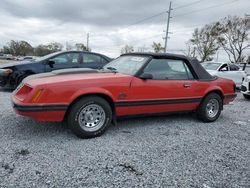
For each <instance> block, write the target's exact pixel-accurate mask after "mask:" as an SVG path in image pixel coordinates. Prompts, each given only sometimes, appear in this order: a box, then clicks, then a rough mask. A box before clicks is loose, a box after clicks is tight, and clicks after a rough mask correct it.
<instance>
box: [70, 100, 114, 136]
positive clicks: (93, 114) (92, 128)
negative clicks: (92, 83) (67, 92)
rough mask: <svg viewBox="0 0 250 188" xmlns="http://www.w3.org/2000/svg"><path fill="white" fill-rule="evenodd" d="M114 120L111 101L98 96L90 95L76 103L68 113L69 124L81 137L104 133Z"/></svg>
mask: <svg viewBox="0 0 250 188" xmlns="http://www.w3.org/2000/svg"><path fill="white" fill-rule="evenodd" d="M111 120H112V109H111V107H110V105H109V103H108V102H107V101H106V100H105V99H103V98H101V97H97V96H89V97H85V98H83V99H81V100H80V101H78V102H77V103H75V104H74V105H73V106H72V107H71V109H70V111H69V114H68V125H69V126H70V128H71V130H72V131H73V132H74V133H75V134H76V136H78V137H80V138H93V137H97V136H100V135H101V134H103V133H104V131H105V130H106V129H107V127H108V126H109V125H110V123H111Z"/></svg>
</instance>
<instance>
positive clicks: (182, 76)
mask: <svg viewBox="0 0 250 188" xmlns="http://www.w3.org/2000/svg"><path fill="white" fill-rule="evenodd" d="M143 73H146V74H147V75H152V78H151V79H142V78H139V77H134V78H133V80H132V83H131V92H130V97H129V101H126V102H127V104H126V102H125V103H124V105H126V107H124V109H123V110H124V111H125V110H126V112H129V113H131V114H148V113H149V114H150V113H163V112H177V111H189V110H194V109H196V108H197V106H198V105H199V102H200V101H201V96H202V90H201V88H200V87H199V83H198V81H197V80H195V79H194V76H193V75H192V73H191V71H190V70H189V67H188V66H187V64H186V63H185V62H184V61H182V60H174V59H152V60H151V62H149V64H148V65H147V66H146V67H145V68H144V70H143V72H142V74H143ZM121 113H122V112H121Z"/></svg>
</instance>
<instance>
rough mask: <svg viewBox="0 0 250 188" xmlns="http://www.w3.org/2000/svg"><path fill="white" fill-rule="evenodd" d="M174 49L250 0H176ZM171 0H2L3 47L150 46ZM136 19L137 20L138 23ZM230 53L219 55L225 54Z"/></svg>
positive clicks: (114, 52) (246, 9)
mask: <svg viewBox="0 0 250 188" xmlns="http://www.w3.org/2000/svg"><path fill="white" fill-rule="evenodd" d="M172 5H173V11H172V17H173V18H172V19H171V23H170V32H172V34H170V39H169V43H168V47H169V50H170V51H171V52H174V53H182V51H181V50H183V49H185V48H186V45H185V43H186V42H187V41H188V40H189V39H190V37H191V34H192V32H193V30H194V28H196V27H202V26H203V25H205V24H207V23H211V22H214V21H217V20H219V19H221V18H223V17H226V16H228V15H238V16H244V15H245V14H250V0H220V1H218V0H172ZM168 6H169V0H157V1H153V0H105V1H104V0H53V1H52V0H11V1H10V0H1V4H0V20H1V22H0V47H1V46H3V45H4V44H5V43H6V42H8V41H9V40H12V39H13V40H25V41H27V42H29V43H30V44H32V45H33V46H36V45H38V44H41V43H42V44H46V43H49V42H60V43H62V44H63V45H65V43H66V42H68V43H72V44H73V43H79V42H82V43H84V44H86V35H87V33H90V39H89V41H90V43H89V45H90V48H91V49H92V51H95V52H101V53H104V54H106V55H109V56H111V57H116V56H118V55H119V54H120V50H121V48H122V47H123V46H124V45H125V44H128V45H133V46H134V48H135V49H138V48H140V49H142V48H143V49H145V50H151V46H152V43H153V41H155V42H161V43H162V45H163V44H164V42H163V39H162V38H163V37H164V32H163V31H164V30H165V29H166V20H167V14H166V13H163V14H162V15H160V16H156V17H154V18H152V19H150V20H147V21H144V22H142V23H137V22H138V21H140V20H143V19H145V18H148V17H151V16H153V15H156V14H159V13H162V12H164V11H167V9H168ZM134 23H137V24H134ZM133 24H134V25H133ZM223 58H225V57H224V55H220V59H223Z"/></svg>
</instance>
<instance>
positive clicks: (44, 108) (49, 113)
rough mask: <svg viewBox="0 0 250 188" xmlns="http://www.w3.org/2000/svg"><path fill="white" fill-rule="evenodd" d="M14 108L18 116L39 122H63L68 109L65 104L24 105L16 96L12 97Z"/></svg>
mask: <svg viewBox="0 0 250 188" xmlns="http://www.w3.org/2000/svg"><path fill="white" fill-rule="evenodd" d="M12 106H13V108H14V110H15V112H16V113H17V114H19V115H21V116H27V117H30V118H31V119H34V120H35V121H39V122H61V121H63V120H64V117H65V114H66V111H67V109H68V105H65V104H24V103H22V102H21V101H19V100H18V99H16V98H15V96H12Z"/></svg>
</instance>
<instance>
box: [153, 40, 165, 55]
mask: <svg viewBox="0 0 250 188" xmlns="http://www.w3.org/2000/svg"><path fill="white" fill-rule="evenodd" d="M152 48H153V49H154V52H155V53H160V52H164V47H163V46H162V45H161V43H156V42H153V45H152Z"/></svg>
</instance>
